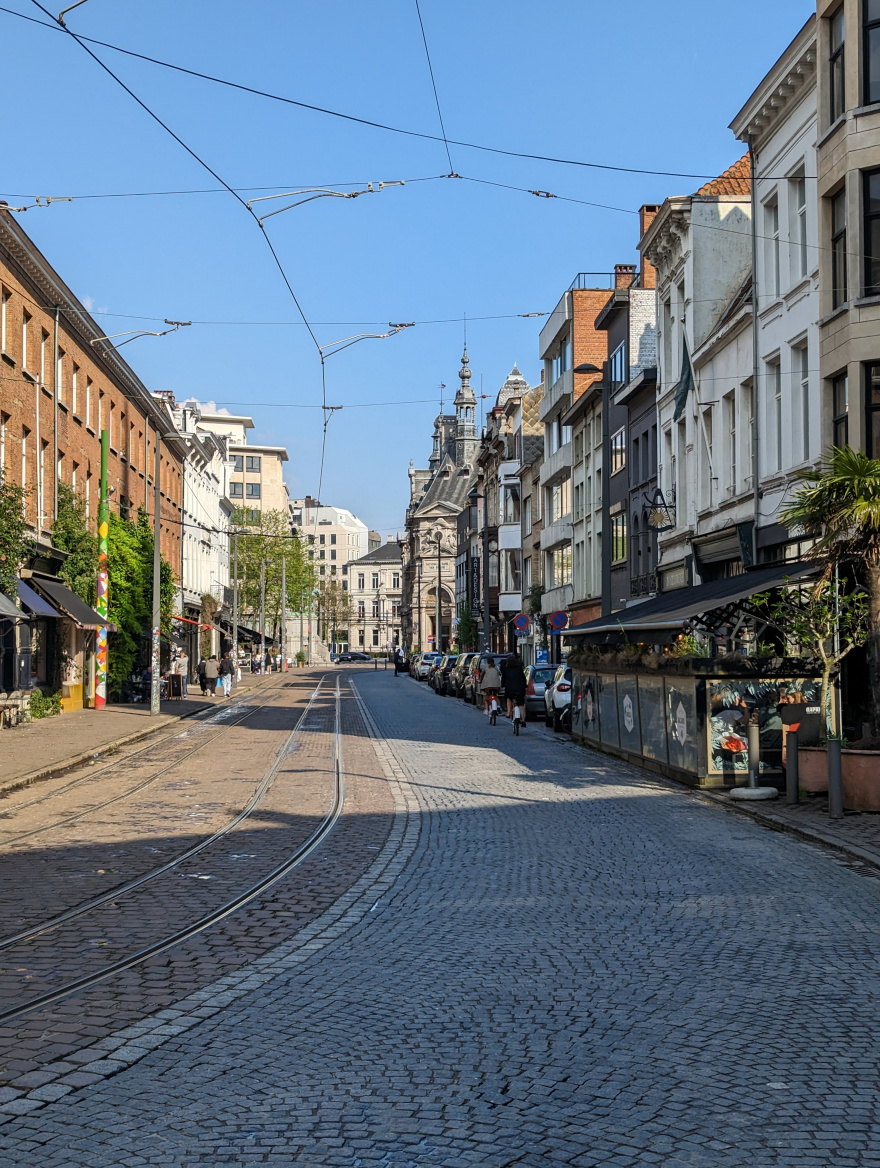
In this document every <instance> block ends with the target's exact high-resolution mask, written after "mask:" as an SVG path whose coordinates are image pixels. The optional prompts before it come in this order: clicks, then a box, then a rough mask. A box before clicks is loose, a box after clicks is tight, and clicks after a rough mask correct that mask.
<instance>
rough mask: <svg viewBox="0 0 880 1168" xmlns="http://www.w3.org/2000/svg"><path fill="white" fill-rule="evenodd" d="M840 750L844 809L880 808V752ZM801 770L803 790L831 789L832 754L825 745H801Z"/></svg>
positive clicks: (799, 770) (866, 809)
mask: <svg viewBox="0 0 880 1168" xmlns="http://www.w3.org/2000/svg"><path fill="white" fill-rule="evenodd" d="M840 754H841V774H842V780H843V806H844V809H845V810H846V811H877V812H880V752H878V751H876V750H842V751H841V752H840ZM798 773H799V776H800V777H799V785H800V788H801V790H802V791H816V792H822V793H824V792H827V790H828V754H827V751H826V750H825V747H824V746H802V747H800V748H799V750H798Z"/></svg>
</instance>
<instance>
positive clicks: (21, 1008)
mask: <svg viewBox="0 0 880 1168" xmlns="http://www.w3.org/2000/svg"><path fill="white" fill-rule="evenodd" d="M341 702H342V695H341V690H340V684H339V678H338V677H337V679H336V693H335V717H334V729H333V739H334V741H333V766H332V769H333V800H332V803H331V806H330V810H329V811H328V812H327V814H326V815H325V817H324V818H323V819H322V820H321V822H320V824H318V826H317V827H316V828H315V830H314V831H313V832H312V834H311V835H310V836H309V838H308V839H307V840H306V841H305V842H304V843H302V844H300V845H299V847H297V848H296V849H295V850H294V851H293V853H292V854H291V855H290V856H289V857H288V858H287V859H286V860H284V861H283V862H282V863H281V864H278V865H276V867H275V868H273V869H272V871H271V872H269V873H267V874H266V875H265V876H262V877H261V878H260V879H259V880H258V881H256V882H255V883H254V884H252V885H250V887H249V888H247V889H245V891H244V892H242V893H239V895H238V896H236V897H233V899H232V900H229V901H227V902H226V904H224V905H221V906H220V907H219V908H217V909H214V910H213V911H211V912H210V913H206V914H205V915H204V916H202V917H200V918H199V919H198V920H197V921H193V922H192V923H191V924H189V925H186V926H185V927H184V928H182V929H178V930H177V931H176V932H175V933H171V934H169V935H168V936H166V937H163V938H162V939H161V940H159V941H154V942H153V943H152V944H151V945H147V946H144V948H142V949H139V950H138V951H137V952H136V953H132V954H130V955H129V956H128V957H124V958H121V959H120V960H119V961H116V962H113V963H112V964H111V965H107V966H105V967H104V969H99V970H96V971H95V972H94V973H91V974H88V975H87V976H85V977H81V978H77V979H76V980H75V981H71V982H68V983H67V985H64V986H59V987H58V989H56V990H52V991H50V992H48V993H45V994H40V995H39V996H37V997H35V998H33V999H32V1000H31V1001H29V1002H22V1003H21V1004H20V1005H18V1006H12V1007H10V1008H9V1009H7V1010H2V1011H0V1026H2V1025H5V1024H6V1023H7V1022H12V1021H14V1020H15V1019H17V1018H22V1017H24V1016H25V1015H27V1014H32V1013H33V1012H34V1011H36V1010H40V1009H44V1008H46V1007H47V1006H52V1005H54V1004H55V1003H56V1002H60V1001H63V1000H64V999H65V998H69V997H72V996H73V995H74V994H77V993H80V992H81V991H83V990H86V989H89V988H90V987H91V986H94V985H99V984H100V983H101V982H104V981H107V980H108V978H111V977H114V976H115V975H116V974H118V973H124V972H126V971H127V970H129V969H133V968H134V967H135V966H137V965H141V964H142V963H143V962H144V961H148V960H149V959H150V958H151V957H157V956H158V955H159V954H161V953H165V952H166V951H167V950H169V949H173V948H174V947H175V946H177V945H180V944H182V943H183V942H184V941H188V940H189V939H190V938H191V937H195V936H197V935H198V934H199V933H201V932H204V930H205V929H208V928H210V927H211V926H212V925H215V924H218V923H219V922H220V921H222V920H225V918H226V917H228V916H231V915H232V914H233V913H235V912H237V911H238V910H239V909H240V908H243V907H244V906H245V905H247V904H249V903H250V902H251V901H252V900H256V899H257V897H259V896H261V895H262V893H264V892H265V891H267V890H268V889H269V888H271V887H272V886H273V885H274V884H277V882H278V881H279V880H282V879H283V878H284V877H285V876H286V875H288V873H289V872H292V871H293V869H294V868H297V867H298V866H299V865H300V864H301V863H302V862H303V861H304V860H306V859H307V858H308V857H309V856H310V855H311V854H312V852H314V851H315V850H316V849H317V848H318V847H320V845H321V844H322V843H323V841H324V840H325V839H326V837H327V836H328V835H329V834H330V832H331V831H332V830H333V828H334V827H335V825H336V822H337V820H338V819H339V817H340V815H341V814H342V809H343V806H344V804H345V772H344V768H343V756H342V744H341ZM295 729H296V728H294V730H295ZM293 733H294V731H291V734H293ZM286 754H287V752H286V751H282V752H280V753H279V756H278V757H277V758H276V759H275V761H274V762H273V764H272V769H274V770H276V771H277V769H278V768H279V767H280V766H281V763H282V761H283V760H284V758H285V757H286Z"/></svg>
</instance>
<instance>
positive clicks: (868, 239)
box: [863, 170, 880, 296]
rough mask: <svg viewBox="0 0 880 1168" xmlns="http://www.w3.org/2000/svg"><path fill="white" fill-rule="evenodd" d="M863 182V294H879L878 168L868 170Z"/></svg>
mask: <svg viewBox="0 0 880 1168" xmlns="http://www.w3.org/2000/svg"><path fill="white" fill-rule="evenodd" d="M863 182H864V184H865V241H864V248H865V295H866V296H876V295H878V294H880V170H869V171H867V173H866V174H865V175H864V177H863Z"/></svg>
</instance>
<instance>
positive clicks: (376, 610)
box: [373, 600, 379, 620]
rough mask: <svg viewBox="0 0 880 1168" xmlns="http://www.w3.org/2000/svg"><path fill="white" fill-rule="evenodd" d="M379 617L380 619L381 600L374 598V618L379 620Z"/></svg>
mask: <svg viewBox="0 0 880 1168" xmlns="http://www.w3.org/2000/svg"><path fill="white" fill-rule="evenodd" d="M378 619H379V601H378V600H374V601H373V620H378Z"/></svg>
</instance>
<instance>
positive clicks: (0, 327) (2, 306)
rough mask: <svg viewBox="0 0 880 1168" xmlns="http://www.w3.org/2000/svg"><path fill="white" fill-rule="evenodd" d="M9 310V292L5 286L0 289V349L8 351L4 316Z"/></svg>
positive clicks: (5, 316)
mask: <svg viewBox="0 0 880 1168" xmlns="http://www.w3.org/2000/svg"><path fill="white" fill-rule="evenodd" d="M8 312H9V293H8V292H7V291H6V289H5V288H3V289H2V291H0V351H2V352H4V353H8V352H9V346H8V345H7V343H6V318H7V315H8Z"/></svg>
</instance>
